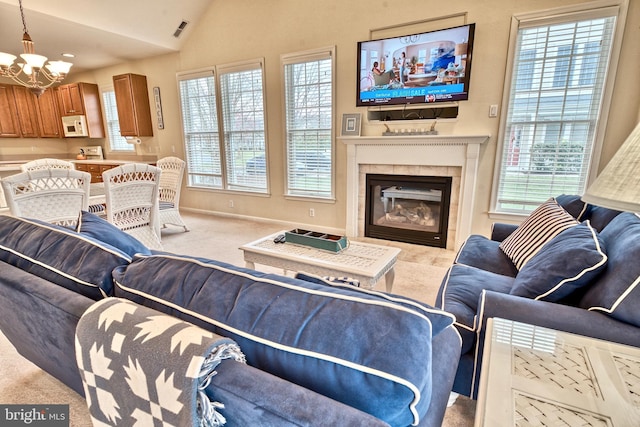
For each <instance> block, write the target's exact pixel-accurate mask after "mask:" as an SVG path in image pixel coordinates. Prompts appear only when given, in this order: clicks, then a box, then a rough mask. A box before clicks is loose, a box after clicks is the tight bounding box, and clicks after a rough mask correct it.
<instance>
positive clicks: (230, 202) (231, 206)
mask: <svg viewBox="0 0 640 427" xmlns="http://www.w3.org/2000/svg"><path fill="white" fill-rule="evenodd" d="M229 207H230V208H233V207H234V205H233V200H229Z"/></svg>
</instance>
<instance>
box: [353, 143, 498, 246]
mask: <svg viewBox="0 0 640 427" xmlns="http://www.w3.org/2000/svg"><path fill="white" fill-rule="evenodd" d="M488 139H489V136H488V135H465V136H456V135H407V136H379V137H376V136H362V137H342V138H341V141H342V142H343V143H344V144H346V145H347V224H346V233H347V236H348V237H359V236H360V237H361V236H364V216H365V209H366V207H365V193H366V190H365V177H366V174H370V173H376V174H391V175H414V176H415V175H418V176H450V177H452V178H453V180H452V185H451V207H450V211H449V228H448V230H447V249H453V250H457V249H458V248H459V247H460V246H461V245H462V242H464V239H466V237H467V236H468V235H469V234H471V222H472V215H473V203H474V196H475V191H476V178H477V174H478V156H479V153H480V144H482V143H484V142H485V141H487V140H488Z"/></svg>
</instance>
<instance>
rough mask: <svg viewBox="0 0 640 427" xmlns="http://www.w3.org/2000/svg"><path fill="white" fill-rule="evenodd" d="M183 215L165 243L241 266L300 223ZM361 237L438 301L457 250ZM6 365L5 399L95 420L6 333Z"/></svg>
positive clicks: (468, 404) (2, 358) (85, 425)
mask: <svg viewBox="0 0 640 427" xmlns="http://www.w3.org/2000/svg"><path fill="white" fill-rule="evenodd" d="M182 216H183V219H184V220H185V222H186V223H187V224H188V226H189V228H190V230H191V231H189V232H187V233H184V232H182V231H181V230H182V229H181V228H177V227H169V228H167V229H164V230H163V231H162V244H163V246H164V249H165V250H167V251H169V252H174V253H178V254H185V255H197V256H200V257H205V258H211V259H216V260H220V261H224V262H228V263H232V264H235V265H240V266H244V260H243V257H242V251H240V250H239V249H238V248H239V247H240V246H241V245H243V244H245V243H248V242H251V241H253V240H256V239H258V238H260V237H263V236H266V235H268V234H271V233H275V232H278V231H280V230H288V229H292V228H295V227H296V226H297V225H296V224H282V223H272V222H261V221H252V220H246V219H233V218H227V217H220V216H212V215H204V214H198V213H190V212H182ZM361 240H362V241H366V242H371V243H377V244H386V245H392V246H397V247H399V248H400V249H402V252H401V253H400V256H399V259H398V263H397V264H396V268H395V273H396V274H395V282H394V286H393V293H396V294H399V295H404V296H408V297H411V298H414V299H416V300H419V301H422V302H425V303H427V304H431V305H433V303H434V300H435V297H436V294H437V291H438V287H439V285H440V282H441V280H442V277H443V276H444V274H445V272H446V269H447V267H448V266H449V265H450V264H451V262H452V260H453V258H454V255H455V254H454V252H453V251H450V250H444V249H439V248H430V247H426V246H419V245H410V244H403V243H397V242H387V241H381V240H374V239H361ZM256 268H257V269H259V270H262V271H269V272H276V273H282V271H281V270H277V269H274V268H272V267H266V266H262V265H256ZM290 274H291V273H290ZM376 289H379V290H384V280H382V281H381V282H380V283H378V285H377V286H376ZM0 366H1V367H0V372H1V373H2V375H0V403H3V404H14V403H22V404H69V408H70V426H71V427H89V426H91V421H90V418H89V413H88V410H87V408H86V406H85V402H84V399H83V398H82V397H80V396H79V395H77V394H76V393H75V392H73V391H72V390H71V389H69V388H67V387H66V386H65V385H64V384H62V383H61V382H59V381H58V380H56V379H55V378H53V377H52V376H50V375H48V374H47V373H45V372H44V371H42V370H41V369H39V368H38V367H37V366H35V365H33V364H32V363H31V362H29V361H28V360H26V359H24V358H23V357H21V356H19V355H18V354H17V352H16V351H15V349H14V348H13V346H12V345H11V344H10V343H9V342H8V341H7V340H6V338H5V337H4V335H2V334H0ZM474 415H475V401H473V400H470V399H467V398H465V397H462V396H461V397H459V398H458V399H457V400H456V402H455V403H454V405H453V406H451V407H450V408H448V409H447V412H446V415H445V419H444V422H443V426H445V427H470V426H472V425H473V418H474Z"/></svg>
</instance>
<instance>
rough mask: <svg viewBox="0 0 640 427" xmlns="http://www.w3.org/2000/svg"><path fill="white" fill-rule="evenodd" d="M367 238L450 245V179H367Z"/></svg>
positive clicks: (369, 175) (368, 177) (420, 177)
mask: <svg viewBox="0 0 640 427" xmlns="http://www.w3.org/2000/svg"><path fill="white" fill-rule="evenodd" d="M366 186H367V194H366V210H365V229H364V232H365V236H367V237H373V238H379V239H385V240H394V241H399V242H406V243H414V244H421V245H427V246H436V247H441V248H444V247H446V245H447V228H448V226H449V203H450V199H451V177H440V176H410V175H378V174H367V176H366Z"/></svg>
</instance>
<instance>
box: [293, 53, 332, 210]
mask: <svg viewBox="0 0 640 427" xmlns="http://www.w3.org/2000/svg"><path fill="white" fill-rule="evenodd" d="M327 59H329V60H331V121H330V123H331V129H330V163H331V170H330V173H329V176H330V180H331V183H330V185H329V188H330V189H329V193H328V194H326V195H322V194H317V193H316V194H313V191H311V190H309V192H302V191H300V192H296V191H294V190H295V189H293V188H292V187H291V185H290V184H291V183H290V176H289V170H290V168H289V166H290V165H289V159H290V156H289V153H290V147H289V143H290V141H289V138H288V135H289V127H288V111H289V110H288V108H287V103H288V98H287V91H288V88H287V86H286V85H287V78H286V74H287V70H286V68H287V66H290V65H296V64H304V63H308V62H314V61H322V60H327ZM280 71H281V80H282V111H283V122H282V129H283V141H284V150H283V151H284V153H283V156H284V162H283V164H284V169H283V173H284V196H285V198H288V199H294V200H300V199H310V200H313V201H327V202H334V201H335V186H336V182H335V181H336V179H335V173H336V165H335V162H336V154H335V153H336V125H335V123H336V108H335V105H336V102H335V100H336V48H335V46H326V47H321V48H316V49H309V50H304V51H298V52H292V53H287V54H282V55H281V56H280Z"/></svg>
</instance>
